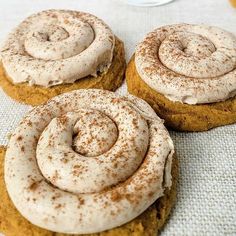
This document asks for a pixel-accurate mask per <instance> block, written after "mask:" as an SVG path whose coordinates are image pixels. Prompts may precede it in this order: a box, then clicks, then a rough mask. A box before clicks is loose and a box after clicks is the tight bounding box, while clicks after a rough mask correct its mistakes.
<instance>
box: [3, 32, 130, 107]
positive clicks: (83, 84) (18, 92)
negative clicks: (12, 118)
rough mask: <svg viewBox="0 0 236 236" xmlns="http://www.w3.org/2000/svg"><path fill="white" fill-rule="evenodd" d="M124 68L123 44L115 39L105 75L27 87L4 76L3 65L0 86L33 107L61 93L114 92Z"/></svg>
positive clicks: (26, 84) (10, 94)
mask: <svg viewBox="0 0 236 236" xmlns="http://www.w3.org/2000/svg"><path fill="white" fill-rule="evenodd" d="M125 67H126V62H125V51H124V44H123V42H122V41H121V40H119V39H118V38H117V37H116V42H115V48H114V57H113V60H112V64H111V66H110V68H109V69H108V71H107V72H106V73H101V74H99V75H98V76H97V77H93V76H87V77H85V78H83V79H79V80H77V81H75V82H74V83H72V84H60V85H56V86H52V87H50V88H46V87H43V86H39V85H33V86H29V85H28V83H20V84H14V83H13V82H12V80H11V79H10V78H9V77H8V76H7V75H6V73H5V71H4V68H3V65H0V86H1V87H2V88H3V90H4V91H5V93H6V94H7V95H9V96H10V97H11V98H13V99H15V100H17V101H19V102H21V103H25V104H29V105H33V106H34V105H39V104H42V103H44V102H46V101H48V100H49V99H50V98H52V97H55V96H57V95H59V94H61V93H65V92H69V91H72V90H76V89H89V88H97V89H105V90H111V91H115V90H116V89H117V88H118V87H120V86H121V84H122V82H123V79H124V73H125Z"/></svg>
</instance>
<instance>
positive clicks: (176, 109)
mask: <svg viewBox="0 0 236 236" xmlns="http://www.w3.org/2000/svg"><path fill="white" fill-rule="evenodd" d="M126 82H127V86H128V91H129V93H131V94H133V95H135V96H137V97H140V98H142V99H144V100H145V101H147V102H148V103H149V104H150V105H151V106H152V108H153V109H154V110H155V111H156V113H157V115H158V116H160V117H161V118H162V119H164V120H165V125H166V126H168V127H171V128H173V129H174V130H178V131H206V130H209V129H211V128H215V127H218V126H223V125H228V124H233V123H235V122H236V97H233V98H230V99H227V100H226V101H222V102H216V103H209V104H199V105H189V104H183V103H180V102H173V101H170V100H169V99H167V98H166V97H165V96H163V95H162V94H160V93H158V92H156V91H155V90H153V89H152V88H150V87H149V86H148V85H147V84H146V83H145V82H144V81H143V80H142V79H141V77H140V76H139V74H138V72H137V70H136V67H135V61H134V56H133V57H132V58H131V60H130V62H129V64H128V66H127V70H126Z"/></svg>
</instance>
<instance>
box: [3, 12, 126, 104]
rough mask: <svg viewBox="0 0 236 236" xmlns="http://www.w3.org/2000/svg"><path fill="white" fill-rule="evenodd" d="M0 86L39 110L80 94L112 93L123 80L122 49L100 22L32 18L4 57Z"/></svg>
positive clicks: (66, 16) (44, 15)
mask: <svg viewBox="0 0 236 236" xmlns="http://www.w3.org/2000/svg"><path fill="white" fill-rule="evenodd" d="M0 59H1V66H0V86H1V87H2V88H3V90H4V91H5V92H6V93H7V94H8V95H9V96H11V97H12V98H14V99H16V100H18V101H20V102H23V103H27V104H31V105H38V104H41V103H43V102H45V101H47V100H48V99H49V98H51V97H54V96H56V95H59V94H61V93H64V92H68V91H71V90H75V89H81V88H100V89H107V90H112V91H114V90H115V89H117V88H118V87H119V86H120V85H121V83H122V80H123V77H124V71H125V56H124V46H123V43H122V42H121V41H120V40H119V39H118V38H117V37H116V36H114V34H113V33H112V31H111V29H110V28H109V27H108V26H107V25H106V24H105V23H104V22H103V21H102V20H101V19H98V18H97V17H95V16H93V15H91V14H89V13H84V12H78V11H70V10H46V11H42V12H40V13H37V14H34V15H32V16H30V17H28V18H27V19H26V20H24V21H23V22H22V23H21V24H20V25H18V26H17V27H16V28H15V29H14V30H13V31H12V32H11V33H10V35H9V36H8V38H7V39H6V41H5V43H4V44H3V47H2V48H1V52H0Z"/></svg>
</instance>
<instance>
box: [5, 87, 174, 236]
mask: <svg viewBox="0 0 236 236" xmlns="http://www.w3.org/2000/svg"><path fill="white" fill-rule="evenodd" d="M173 152H174V147H173V143H172V140H171V138H170V136H169V134H168V132H167V130H166V129H165V127H164V125H163V122H162V120H160V119H159V118H158V116H157V115H156V114H155V112H154V111H153V110H152V108H151V107H150V106H149V105H148V104H147V103H146V102H144V101H143V100H141V99H138V98H135V97H133V96H129V97H118V96H117V95H115V94H114V93H112V92H108V91H102V90H77V91H73V92H71V93H66V94H63V95H60V96H58V97H55V98H53V99H52V100H50V101H49V102H48V103H46V104H44V105H41V106H39V107H36V108H34V109H33V110H32V111H31V112H30V113H29V114H28V115H27V116H26V117H25V118H24V119H23V120H22V122H21V123H20V125H19V126H18V127H17V129H16V130H15V132H14V134H13V135H12V136H11V139H10V141H9V145H8V149H7V152H6V157H5V182H6V186H7V190H8V193H9V195H10V198H11V199H12V201H13V203H14V205H15V206H16V208H17V209H18V210H19V211H20V213H21V214H22V215H23V216H24V217H26V218H27V219H28V220H29V221H30V222H32V223H33V224H35V225H38V226H40V227H42V228H46V229H48V230H52V231H56V232H63V233H76V234H82V233H94V232H100V231H104V230H107V229H111V228H114V227H117V226H120V225H122V224H124V223H127V222H128V221H130V220H132V219H133V218H135V217H137V216H138V215H139V214H141V213H142V212H143V211H144V210H145V209H146V208H147V207H149V206H150V205H151V204H152V203H153V202H154V201H155V200H156V199H157V198H159V197H161V196H162V195H163V194H164V189H165V188H166V187H170V186H171V162H172V155H173ZM98 219H99V220H98Z"/></svg>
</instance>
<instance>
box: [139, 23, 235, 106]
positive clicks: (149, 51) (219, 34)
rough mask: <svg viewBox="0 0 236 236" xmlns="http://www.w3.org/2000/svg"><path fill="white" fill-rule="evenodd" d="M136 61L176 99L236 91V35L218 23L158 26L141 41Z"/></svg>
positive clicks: (214, 97) (213, 98) (191, 100)
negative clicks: (215, 24)
mask: <svg viewBox="0 0 236 236" xmlns="http://www.w3.org/2000/svg"><path fill="white" fill-rule="evenodd" d="M135 64H136V69H137V71H138V73H139V75H140V76H141V78H142V79H143V80H144V81H145V82H146V83H147V84H148V85H149V86H150V87H151V88H153V89H154V90H156V91H157V92H159V93H161V94H163V95H164V96H165V97H167V98H168V99H170V100H172V101H179V102H182V103H187V104H200V103H212V102H219V101H224V100H226V99H228V98H230V97H233V96H235V95H236V37H235V36H234V35H233V34H231V33H229V32H227V31H225V30H223V29H220V28H217V27H213V26H206V25H190V24H177V25H169V26H163V27H160V28H157V29H156V30H154V31H152V32H150V33H149V34H147V36H146V37H145V38H144V40H143V41H142V42H141V43H139V44H138V46H137V48H136V52H135Z"/></svg>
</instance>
